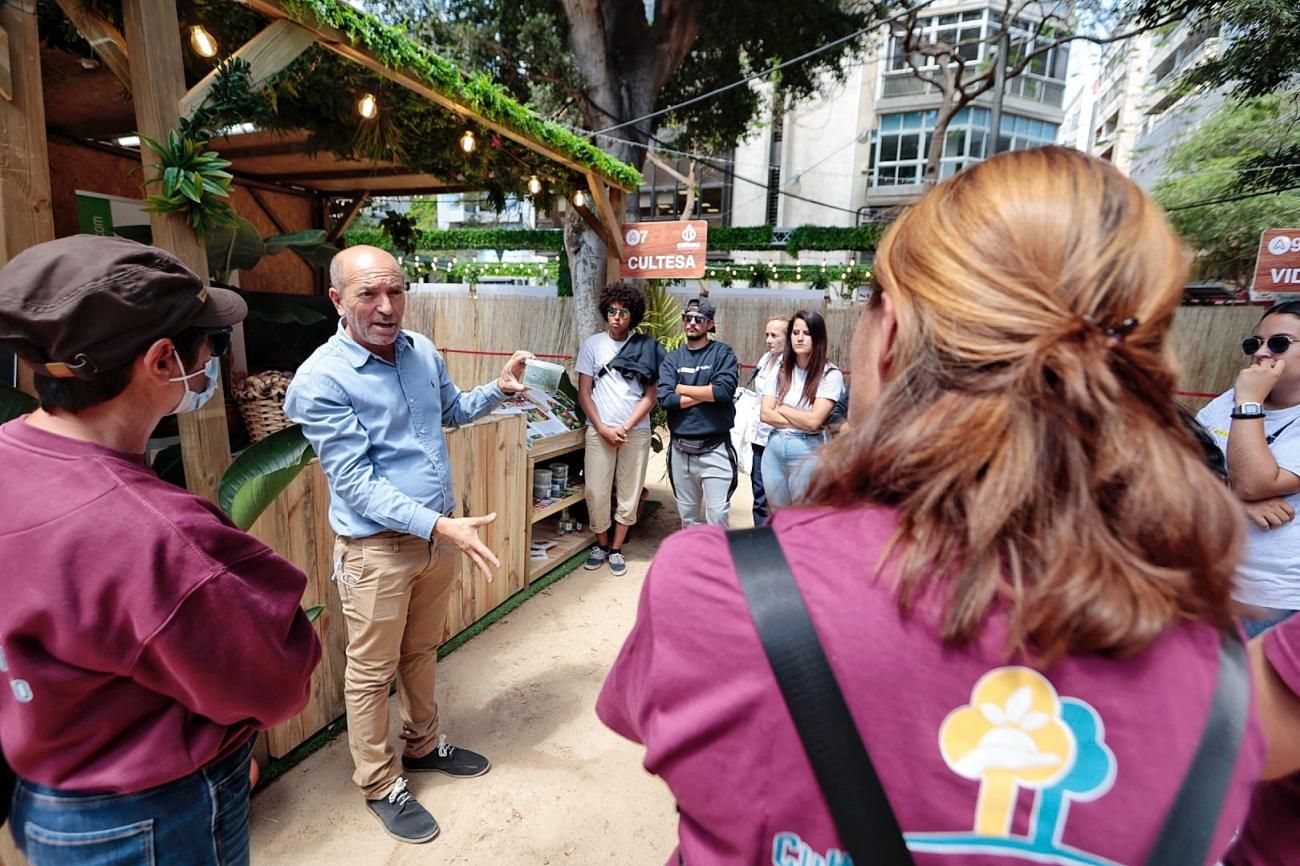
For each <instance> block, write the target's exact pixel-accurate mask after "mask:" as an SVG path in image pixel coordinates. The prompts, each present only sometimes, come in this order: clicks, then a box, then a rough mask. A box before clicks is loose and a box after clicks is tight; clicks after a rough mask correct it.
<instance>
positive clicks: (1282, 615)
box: [1241, 608, 1295, 640]
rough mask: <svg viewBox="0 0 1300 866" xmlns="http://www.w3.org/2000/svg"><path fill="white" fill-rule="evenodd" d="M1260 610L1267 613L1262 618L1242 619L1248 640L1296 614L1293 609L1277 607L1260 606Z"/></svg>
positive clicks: (1242, 625)
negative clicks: (1279, 608)
mask: <svg viewBox="0 0 1300 866" xmlns="http://www.w3.org/2000/svg"><path fill="white" fill-rule="evenodd" d="M1258 610H1260V611H1266V612H1267V613H1266V614H1265V615H1264V616H1262V617H1261V618H1260V619H1243V620H1242V621H1241V627H1242V628H1243V629H1244V630H1245V632H1246V640H1250V639H1251V638H1255V637H1259V636H1260V635H1262V634H1263V633H1264V632H1266V631H1268V630H1269V629H1270V628H1272V627H1273V626H1275V625H1277V624H1278V623H1280V622H1283V621H1285V620H1287V619H1290V618H1291V617H1292V616H1293V615H1294V614H1295V611H1293V610H1278V609H1276V608H1258Z"/></svg>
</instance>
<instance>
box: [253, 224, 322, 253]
mask: <svg viewBox="0 0 1300 866" xmlns="http://www.w3.org/2000/svg"><path fill="white" fill-rule="evenodd" d="M326 237H328V235H327V234H326V232H325V230H324V229H306V230H304V231H300V232H290V233H289V234H284V235H274V236H273V237H269V238H267V239H266V252H267V254H268V255H275V254H276V253H282V252H284V251H285V250H287V249H297V248H299V247H301V248H302V249H303V250H307V249H310V248H312V247H318V246H320V245H321V244H323V243H325V238H326Z"/></svg>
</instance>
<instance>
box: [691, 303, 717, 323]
mask: <svg viewBox="0 0 1300 866" xmlns="http://www.w3.org/2000/svg"><path fill="white" fill-rule="evenodd" d="M686 309H687V311H688V312H696V313H699V314H700V315H701V316H708V317H709V318H710V319H715V318H717V315H718V308H717V307H715V306H713V302H712V301H706V300H705V299H704V298H692V299H691V300H689V301H687V302H686Z"/></svg>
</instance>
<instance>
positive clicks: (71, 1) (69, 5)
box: [56, 0, 131, 93]
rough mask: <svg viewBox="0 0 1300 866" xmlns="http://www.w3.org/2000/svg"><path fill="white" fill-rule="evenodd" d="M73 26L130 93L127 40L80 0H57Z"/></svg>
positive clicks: (129, 64) (129, 65)
mask: <svg viewBox="0 0 1300 866" xmlns="http://www.w3.org/2000/svg"><path fill="white" fill-rule="evenodd" d="M56 2H58V4H59V8H60V9H62V10H63V14H64V15H66V16H68V20H69V21H71V22H72V26H73V27H75V28H77V32H78V33H80V34H81V35H82V37H83V38H84V39H85V40H86V41H87V42H89V43H90V47H91V50H93V51H94V52H95V53H96V54H97V55H99V59H100V60H102V61H104V65H105V66H107V67H108V71H109V72H111V73H113V76H114V77H115V78H116V79H117V80H118V81H120V82H122V86H123V87H125V88H126V91H127V93H130V92H131V63H130V61H129V60H128V59H127V53H126V40H125V39H123V38H122V34H121V33H119V32H118V30H117V28H116V27H114V26H113V25H112V24H109V23H108V21H106V20H105V19H104V16H103V15H100V14H99V13H98V12H95V11H93V10H91V9H89V8H87V7H86V5H85V3H84V2H83V0H56Z"/></svg>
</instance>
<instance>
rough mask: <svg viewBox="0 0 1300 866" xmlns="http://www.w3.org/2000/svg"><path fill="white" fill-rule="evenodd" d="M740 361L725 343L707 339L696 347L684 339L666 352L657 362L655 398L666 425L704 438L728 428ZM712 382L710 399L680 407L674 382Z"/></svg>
mask: <svg viewBox="0 0 1300 866" xmlns="http://www.w3.org/2000/svg"><path fill="white" fill-rule="evenodd" d="M739 372H740V365H739V364H737V363H736V353H735V352H733V351H732V350H731V347H730V346H728V345H727V344H726V343H721V342H718V341H717V340H710V341H709V343H708V345H706V346H704V347H702V348H700V349H690V348H688V347H687V346H686V344H685V343H683V344H682V345H680V346H678V347H677V348H676V349H673V350H672V351H671V352H669V353H668V356H667V357H666V358H664V362H663V363H662V364H660V365H659V402H660V403H661V404H662V405H663V407H664V409H665V410H667V412H668V429H669V430H670V431H672V434H673V435H674V436H684V437H687V438H691V439H706V438H709V437H712V436H722V435H724V434H727V433H729V432H730V431H731V425H732V424H734V423H735V421H736V404H735V402H734V401H735V397H736V382H737V379H738V376H739ZM679 384H680V385H712V386H713V402H712V403H700V404H698V405H696V406H692V407H691V408H689V409H683V408H682V398H681V396H680V395H678V394H677V393H676V392H675V389H676V388H677V386H678V385H679Z"/></svg>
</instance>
